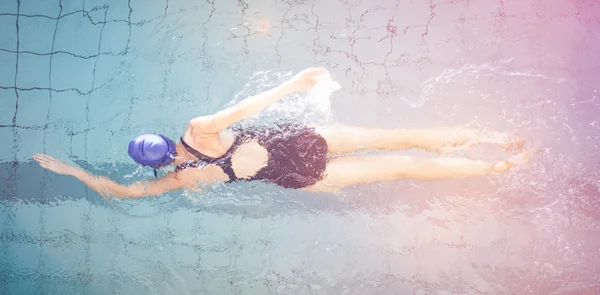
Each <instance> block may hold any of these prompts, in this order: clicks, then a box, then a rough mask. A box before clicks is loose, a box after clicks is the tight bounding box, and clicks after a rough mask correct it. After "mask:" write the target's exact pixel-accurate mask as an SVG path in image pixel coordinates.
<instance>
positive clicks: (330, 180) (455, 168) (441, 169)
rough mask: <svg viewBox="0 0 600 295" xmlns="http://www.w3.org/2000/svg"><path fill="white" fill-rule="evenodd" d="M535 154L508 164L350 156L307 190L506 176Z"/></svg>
mask: <svg viewBox="0 0 600 295" xmlns="http://www.w3.org/2000/svg"><path fill="white" fill-rule="evenodd" d="M532 154H533V152H532V151H525V152H523V153H521V154H518V155H515V156H513V157H511V158H509V159H508V160H507V161H499V162H495V163H488V162H484V161H478V160H469V159H465V158H449V157H436V158H414V157H409V156H398V155H377V156H349V157H339V158H335V159H332V160H331V161H329V163H328V164H327V169H326V171H325V173H326V174H325V175H326V176H325V177H324V179H323V180H321V181H320V182H318V183H317V184H315V185H313V186H310V187H307V188H305V189H304V190H307V191H313V192H336V191H338V190H339V189H341V188H344V187H346V186H350V185H355V184H366V183H373V182H387V181H395V180H399V179H413V180H421V181H425V180H439V179H452V178H466V177H471V176H482V175H487V174H491V173H503V172H507V171H508V170H509V169H511V168H513V167H515V166H518V165H523V164H525V163H527V162H528V161H529V158H530V157H531V156H532Z"/></svg>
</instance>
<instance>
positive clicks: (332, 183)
mask: <svg viewBox="0 0 600 295" xmlns="http://www.w3.org/2000/svg"><path fill="white" fill-rule="evenodd" d="M324 73H325V70H324V69H322V68H309V69H306V70H304V71H302V72H300V73H298V74H297V75H295V76H294V77H293V78H292V79H290V80H288V81H286V82H285V83H283V84H281V85H279V86H278V87H275V88H273V89H271V90H268V91H266V92H264V93H261V94H258V95H256V96H251V97H249V98H247V99H245V100H243V101H241V102H239V103H238V104H236V105H233V106H231V107H228V108H226V109H224V110H222V111H219V112H217V113H215V114H212V115H207V116H201V117H197V118H194V119H192V120H191V121H189V123H188V125H187V128H186V130H185V132H184V133H183V136H181V138H180V139H179V141H178V142H175V141H173V140H171V139H170V138H168V137H166V136H163V135H156V134H143V135H140V136H138V137H137V138H135V139H134V140H132V141H131V142H130V143H129V150H128V153H129V156H130V157H131V158H133V160H134V161H136V162H137V163H138V164H141V165H143V166H150V167H152V168H154V169H159V168H164V167H167V166H170V165H174V166H175V169H174V171H172V172H168V173H167V174H166V175H165V176H163V177H160V178H156V179H152V180H148V181H140V182H136V183H133V184H131V185H128V186H126V185H121V184H118V183H116V182H114V181H112V180H109V179H107V178H105V177H98V176H94V175H92V174H90V173H88V172H87V171H85V170H83V169H81V168H79V167H76V166H70V165H68V164H66V163H64V162H61V161H59V160H57V159H55V158H53V157H51V156H48V155H44V154H36V155H34V156H33V158H34V159H35V160H36V161H38V162H39V164H40V165H41V166H42V167H44V168H46V169H49V170H52V171H54V172H56V173H60V174H65V175H71V176H73V177H75V178H77V179H79V180H80V181H82V182H83V183H85V184H86V185H87V186H89V187H90V188H92V189H94V190H96V191H97V192H98V193H100V194H101V195H102V196H103V197H107V196H110V195H112V196H114V197H116V198H137V197H143V196H155V195H160V194H163V193H165V192H168V191H172V190H179V189H183V188H186V189H197V188H198V187H199V185H200V184H214V183H217V182H233V181H263V182H267V183H272V184H275V185H279V186H281V187H284V188H289V189H302V190H306V191H311V192H337V191H338V190H340V189H341V188H344V187H347V186H351V185H355V184H366V183H373V182H383V181H394V180H398V179H413V180H436V179H450V178H464V177H470V176H481V175H486V174H490V173H495V172H506V171H508V170H509V169H510V168H512V167H514V166H516V165H522V164H524V163H526V162H527V160H528V158H529V156H530V154H531V153H529V152H521V153H520V154H517V155H515V156H512V157H511V158H509V159H507V160H505V161H498V162H495V163H491V162H490V163H488V162H484V161H480V160H469V159H466V158H450V157H432V158H415V157H411V156H401V155H386V154H383V155H369V156H365V155H363V156H361V155H352V156H350V155H344V154H347V153H351V152H356V151H363V150H369V149H379V150H404V149H412V148H421V149H425V150H428V151H432V152H437V153H447V152H452V151H456V150H459V149H466V148H469V147H471V146H473V145H477V144H484V143H491V144H497V145H500V146H502V147H503V148H505V149H507V150H509V149H518V150H521V149H522V147H523V145H522V141H518V140H514V139H511V138H512V137H511V136H508V135H507V134H504V133H499V132H488V133H483V132H479V131H477V130H473V129H468V128H463V129H456V130H452V129H416V130H408V129H376V128H363V127H354V126H346V125H339V124H337V125H329V126H321V127H316V128H313V127H308V126H302V125H297V124H282V125H278V126H272V127H269V128H256V127H255V128H245V129H244V128H239V127H234V126H235V125H234V123H236V122H238V121H240V120H243V119H246V118H250V117H252V116H254V115H255V114H257V113H259V112H260V111H261V110H263V109H265V108H267V107H268V106H270V105H272V104H274V103H275V102H277V101H278V100H279V99H281V98H282V97H284V96H286V95H288V94H291V93H294V92H305V91H308V90H309V89H311V88H312V87H313V86H314V85H315V84H316V83H317V82H318V81H319V79H320V78H321V77H322V75H323V74H324ZM232 125H234V126H232ZM155 176H156V170H155Z"/></svg>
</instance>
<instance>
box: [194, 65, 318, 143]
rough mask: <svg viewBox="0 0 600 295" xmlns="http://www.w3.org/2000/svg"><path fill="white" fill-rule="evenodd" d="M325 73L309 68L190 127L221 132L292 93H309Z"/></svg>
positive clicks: (200, 118) (202, 131) (195, 120)
mask: <svg viewBox="0 0 600 295" xmlns="http://www.w3.org/2000/svg"><path fill="white" fill-rule="evenodd" d="M324 72H325V70H324V69H322V68H308V69H306V70H304V71H302V72H300V73H298V74H296V75H295V76H294V77H293V78H292V79H290V80H288V81H286V82H284V83H283V84H281V85H279V86H277V87H275V88H273V89H271V90H268V91H265V92H263V93H261V94H258V95H255V96H251V97H248V98H246V99H244V100H242V101H241V102H239V103H237V104H236V105H234V106H231V107H228V108H226V109H224V110H222V111H220V112H218V113H216V114H213V115H208V116H201V117H197V118H194V119H192V120H191V121H190V123H189V125H188V127H189V128H192V129H196V130H197V131H199V132H201V133H217V132H220V131H221V130H223V129H226V128H228V127H229V126H231V125H232V124H234V123H235V122H237V121H240V120H243V119H247V118H250V117H252V116H254V115H256V114H258V113H259V112H260V111H262V110H264V109H266V108H267V107H269V106H271V105H272V104H274V103H276V102H277V101H278V100H279V99H281V98H282V97H284V96H286V95H288V94H290V93H293V92H303V91H307V90H308V89H310V88H311V87H312V86H314V85H315V84H316V83H317V82H318V80H319V79H320V77H321V75H322V74H323V73H324Z"/></svg>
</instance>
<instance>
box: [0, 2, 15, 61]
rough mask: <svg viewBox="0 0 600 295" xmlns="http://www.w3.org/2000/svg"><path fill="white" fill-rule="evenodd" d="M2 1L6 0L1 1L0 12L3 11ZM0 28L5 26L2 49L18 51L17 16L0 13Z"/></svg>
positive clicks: (1, 41)
mask: <svg viewBox="0 0 600 295" xmlns="http://www.w3.org/2000/svg"><path fill="white" fill-rule="evenodd" d="M2 2H4V1H0V13H2V12H1V10H2V7H1V5H2V4H1V3H2ZM0 28H3V31H2V34H0V49H5V50H11V51H17V17H16V16H14V15H0ZM3 53H8V52H3ZM10 54H14V53H10ZM2 64H4V63H2Z"/></svg>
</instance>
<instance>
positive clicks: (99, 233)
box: [0, 0, 600, 295]
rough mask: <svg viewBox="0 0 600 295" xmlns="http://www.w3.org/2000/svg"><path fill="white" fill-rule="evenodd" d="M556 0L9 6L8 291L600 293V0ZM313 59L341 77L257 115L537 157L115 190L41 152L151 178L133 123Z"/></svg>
mask: <svg viewBox="0 0 600 295" xmlns="http://www.w3.org/2000/svg"><path fill="white" fill-rule="evenodd" d="M546 2H547V3H546ZM546 2H543V1H519V0H504V1H500V2H493V3H492V2H489V1H482V0H474V1H444V2H441V1H429V2H428V1H405V0H394V1H390V0H362V1H358V0H356V1H355V0H338V1H335V0H324V1H282V0H275V1H241V0H239V1H208V0H207V1H189V0H185V1H175V0H145V1H141V0H128V1H111V0H48V1H41V0H37V1H35V0H28V1H25V0H14V1H13V0H5V1H2V2H0V30H1V31H0V137H1V138H2V139H3V140H2V143H1V144H0V166H2V167H1V169H0V183H2V184H3V185H2V188H1V189H0V192H1V198H0V217H1V219H0V247H1V251H0V294H555V295H558V294H561V295H565V294H598V292H600V283H599V282H600V274H599V271H598V268H597V266H598V265H600V240H599V239H598V234H599V233H600V220H599V219H600V199H599V198H600V182H599V179H600V175H599V174H600V173H599V170H598V167H599V164H600V156H599V155H598V153H597V150H598V144H599V142H600V141H599V139H598V134H599V133H600V132H599V130H600V127H599V126H600V122H598V120H599V117H598V114H600V99H598V98H597V96H598V93H597V89H598V88H597V87H598V76H599V75H600V58H599V57H598V52H600V33H598V32H600V30H599V29H600V3H598V2H597V1H584V0H579V1H567V0H560V1H552V2H553V3H552V4H550V3H549V2H548V1H546ZM310 66H323V67H326V68H327V69H328V71H329V72H330V73H331V76H332V78H333V79H334V80H335V81H337V82H338V83H339V84H340V86H341V89H340V90H338V91H336V92H334V93H333V94H332V95H331V96H330V97H329V96H322V97H312V98H310V99H307V98H302V97H291V98H288V99H286V100H284V101H283V102H282V103H281V104H279V105H278V106H276V107H273V108H271V109H270V110H269V111H268V112H267V114H268V115H265V116H263V117H259V118H255V121H261V120H262V121H263V122H264V120H269V119H272V118H277V116H287V117H288V118H293V119H301V120H307V121H310V122H313V123H319V124H327V123H330V122H341V123H345V124H353V125H358V126H368V127H381V128H434V127H439V126H449V127H453V126H456V127H460V126H467V125H468V126H472V127H476V128H483V129H493V130H501V131H510V132H515V133H517V134H519V135H520V136H522V137H523V138H524V139H526V140H527V142H528V145H529V146H533V147H536V148H537V151H538V152H537V153H536V155H535V157H534V158H533V160H532V161H531V163H530V164H529V165H527V166H525V167H522V168H519V169H515V170H514V171H511V172H510V173H508V174H506V175H491V176H488V177H478V178H470V179H464V180H451V181H450V180H447V181H437V182H417V181H412V180H404V181H397V182H394V183H383V184H372V185H362V186H356V187H352V188H348V189H345V190H344V191H343V192H342V193H341V194H340V195H330V194H311V193H306V192H302V191H289V190H283V189H279V188H277V187H273V186H268V185H265V184H258V183H251V184H247V183H246V184H232V185H217V186H215V187H212V188H207V189H205V191H204V192H203V193H198V192H187V191H179V192H172V193H169V194H165V195H164V196H160V197H155V198H147V199H139V200H122V201H116V202H114V204H109V203H107V202H105V201H104V200H103V199H102V198H101V197H100V196H99V195H97V194H96V193H95V192H93V191H91V190H89V189H87V188H86V187H85V186H83V185H82V184H81V183H79V182H78V181H75V180H74V179H71V178H68V177H64V176H60V175H56V174H53V173H51V172H47V171H45V170H42V169H41V168H40V167H39V166H38V165H36V164H34V163H33V162H32V160H31V156H32V155H33V154H34V153H38V152H41V153H47V154H50V155H52V156H55V157H57V158H59V159H62V160H66V161H69V162H71V163H75V164H77V165H80V166H81V167H84V168H85V169H88V170H89V171H92V172H93V173H96V174H101V175H105V176H108V177H110V178H112V179H114V180H117V181H119V182H121V183H130V182H132V181H136V180H139V179H142V178H144V177H152V172H151V171H149V169H140V168H138V167H137V166H136V165H134V163H133V162H132V161H131V160H130V159H129V158H128V156H127V153H126V150H125V149H126V146H127V143H128V142H129V140H131V139H132V138H133V137H134V136H136V135H138V134H140V133H142V132H160V133H163V134H165V135H167V136H171V137H174V138H177V136H178V135H179V134H181V132H182V130H183V128H184V127H185V124H186V122H187V120H189V119H190V118H192V117H194V116H198V115H205V114H210V113H213V112H215V111H217V110H219V109H221V108H223V107H224V106H226V105H229V104H231V103H233V102H235V101H239V100H241V99H243V98H244V97H245V96H247V95H252V94H255V93H257V92H259V91H263V90H266V89H268V88H269V87H272V86H274V85H276V84H277V82H281V81H283V80H284V79H285V78H286V77H289V76H290V75H291V74H293V73H295V72H297V71H299V70H302V69H304V68H306V67H310ZM319 99H321V100H319ZM405 153H407V154H412V155H415V156H432V155H429V154H427V153H421V152H417V151H408V152H405ZM459 155H463V156H469V157H474V158H485V159H496V158H500V157H503V156H505V155H503V154H502V153H501V152H499V151H497V150H496V149H494V148H493V147H485V146H484V147H478V148H475V149H473V150H472V151H467V152H461V153H459Z"/></svg>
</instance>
